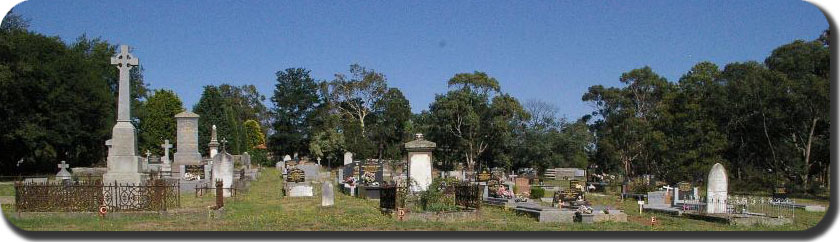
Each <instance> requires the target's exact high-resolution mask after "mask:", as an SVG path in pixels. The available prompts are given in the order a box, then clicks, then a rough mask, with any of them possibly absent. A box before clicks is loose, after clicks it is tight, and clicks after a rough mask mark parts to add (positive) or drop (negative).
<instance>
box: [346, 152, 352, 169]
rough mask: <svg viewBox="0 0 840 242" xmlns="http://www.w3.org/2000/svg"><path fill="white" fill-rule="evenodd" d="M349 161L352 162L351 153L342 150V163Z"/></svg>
mask: <svg viewBox="0 0 840 242" xmlns="http://www.w3.org/2000/svg"><path fill="white" fill-rule="evenodd" d="M350 163H353V153H350V151H347V152H344V165H345V166H346V165H347V164H350Z"/></svg>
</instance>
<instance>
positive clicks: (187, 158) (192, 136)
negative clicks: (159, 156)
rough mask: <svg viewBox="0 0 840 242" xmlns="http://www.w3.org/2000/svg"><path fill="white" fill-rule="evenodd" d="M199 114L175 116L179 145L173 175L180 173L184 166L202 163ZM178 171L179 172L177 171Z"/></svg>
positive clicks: (189, 113)
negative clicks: (199, 149)
mask: <svg viewBox="0 0 840 242" xmlns="http://www.w3.org/2000/svg"><path fill="white" fill-rule="evenodd" d="M198 118H199V116H198V114H195V113H192V112H189V111H185V112H182V113H179V114H177V115H175V120H176V121H177V125H178V131H177V135H178V137H177V143H176V145H177V146H176V148H177V149H176V151H175V156H174V159H173V160H174V162H173V166H172V168H173V171H172V172H173V173H179V174H180V175H181V176H183V175H184V174H183V171H182V170H180V169H181V166H182V165H198V164H200V163H201V153H199V152H198ZM176 169H177V170H176Z"/></svg>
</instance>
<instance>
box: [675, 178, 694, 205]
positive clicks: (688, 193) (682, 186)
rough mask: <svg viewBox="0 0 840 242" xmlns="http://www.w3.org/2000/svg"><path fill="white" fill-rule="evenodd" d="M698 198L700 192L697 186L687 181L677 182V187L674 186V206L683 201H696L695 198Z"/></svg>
mask: <svg viewBox="0 0 840 242" xmlns="http://www.w3.org/2000/svg"><path fill="white" fill-rule="evenodd" d="M699 198H700V193H699V191H698V189H697V187H694V186H693V185H692V184H691V183H689V182H680V183H677V187H675V188H674V196H673V201H674V203H673V204H674V206H680V205H682V204H683V203H688V202H696V201H697V199H699Z"/></svg>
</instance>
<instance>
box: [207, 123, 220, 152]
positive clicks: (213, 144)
mask: <svg viewBox="0 0 840 242" xmlns="http://www.w3.org/2000/svg"><path fill="white" fill-rule="evenodd" d="M207 147H208V148H209V149H210V158H213V157H216V154H218V153H219V140H218V138H217V137H216V125H215V124H214V125H213V126H212V127H211V128H210V143H208V144H207Z"/></svg>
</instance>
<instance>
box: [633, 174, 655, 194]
mask: <svg viewBox="0 0 840 242" xmlns="http://www.w3.org/2000/svg"><path fill="white" fill-rule="evenodd" d="M627 189H628V190H630V192H632V193H633V194H646V193H648V192H650V191H653V190H654V189H655V188H654V186H653V185H651V184H649V183H648V182H647V181H645V179H644V178H643V177H636V178H633V179H632V180H630V183H628V184H627Z"/></svg>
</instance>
